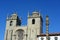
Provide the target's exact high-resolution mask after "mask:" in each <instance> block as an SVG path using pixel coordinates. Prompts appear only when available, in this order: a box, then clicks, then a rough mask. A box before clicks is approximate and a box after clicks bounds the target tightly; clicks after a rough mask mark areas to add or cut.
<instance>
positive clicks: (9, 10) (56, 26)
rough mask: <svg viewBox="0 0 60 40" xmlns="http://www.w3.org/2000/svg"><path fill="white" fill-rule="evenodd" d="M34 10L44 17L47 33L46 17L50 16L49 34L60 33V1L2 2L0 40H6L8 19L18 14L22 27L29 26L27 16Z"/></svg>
mask: <svg viewBox="0 0 60 40" xmlns="http://www.w3.org/2000/svg"><path fill="white" fill-rule="evenodd" d="M34 10H37V11H40V13H41V15H42V17H43V31H44V33H45V30H46V25H45V18H46V15H48V16H49V21H50V25H49V33H53V32H60V0H0V40H4V32H5V27H6V17H7V15H11V14H13V13H14V12H17V14H18V16H19V17H22V25H26V24H27V14H28V11H29V12H30V14H32V12H33V11H34Z"/></svg>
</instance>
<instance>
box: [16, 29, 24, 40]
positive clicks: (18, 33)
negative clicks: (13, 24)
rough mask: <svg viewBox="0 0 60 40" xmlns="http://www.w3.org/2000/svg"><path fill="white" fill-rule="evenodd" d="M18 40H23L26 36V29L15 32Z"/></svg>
mask: <svg viewBox="0 0 60 40" xmlns="http://www.w3.org/2000/svg"><path fill="white" fill-rule="evenodd" d="M15 35H16V40H23V37H24V30H22V29H19V30H17V31H16V32H15Z"/></svg>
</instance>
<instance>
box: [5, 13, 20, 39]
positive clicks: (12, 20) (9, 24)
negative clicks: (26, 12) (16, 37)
mask: <svg viewBox="0 0 60 40" xmlns="http://www.w3.org/2000/svg"><path fill="white" fill-rule="evenodd" d="M20 25H21V19H19V18H18V16H17V14H16V13H13V14H12V15H11V16H10V17H7V19H6V30H5V38H4V40H12V35H13V28H14V27H17V26H20Z"/></svg>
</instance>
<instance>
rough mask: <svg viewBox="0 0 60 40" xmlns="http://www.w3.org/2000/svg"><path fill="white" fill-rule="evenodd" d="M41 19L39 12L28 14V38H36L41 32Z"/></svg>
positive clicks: (31, 39)
mask: <svg viewBox="0 0 60 40" xmlns="http://www.w3.org/2000/svg"><path fill="white" fill-rule="evenodd" d="M42 25H43V20H42V16H41V15H40V13H39V12H36V11H34V12H32V15H29V14H28V38H29V39H28V40H36V39H37V35H40V34H41V33H42V32H43V29H42Z"/></svg>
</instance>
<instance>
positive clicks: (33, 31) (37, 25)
mask: <svg viewBox="0 0 60 40" xmlns="http://www.w3.org/2000/svg"><path fill="white" fill-rule="evenodd" d="M27 17H28V18H27V25H26V26H24V25H21V18H19V17H18V15H17V14H16V13H14V14H12V15H11V16H10V17H7V19H6V30H5V36H4V40H60V33H53V34H52V33H48V29H46V32H47V34H48V35H46V34H43V19H42V16H41V15H40V13H39V12H36V11H34V12H32V15H30V14H29V13H28V16H27ZM47 20H48V19H47ZM46 25H47V27H48V22H47V24H46ZM47 37H48V38H47Z"/></svg>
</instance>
